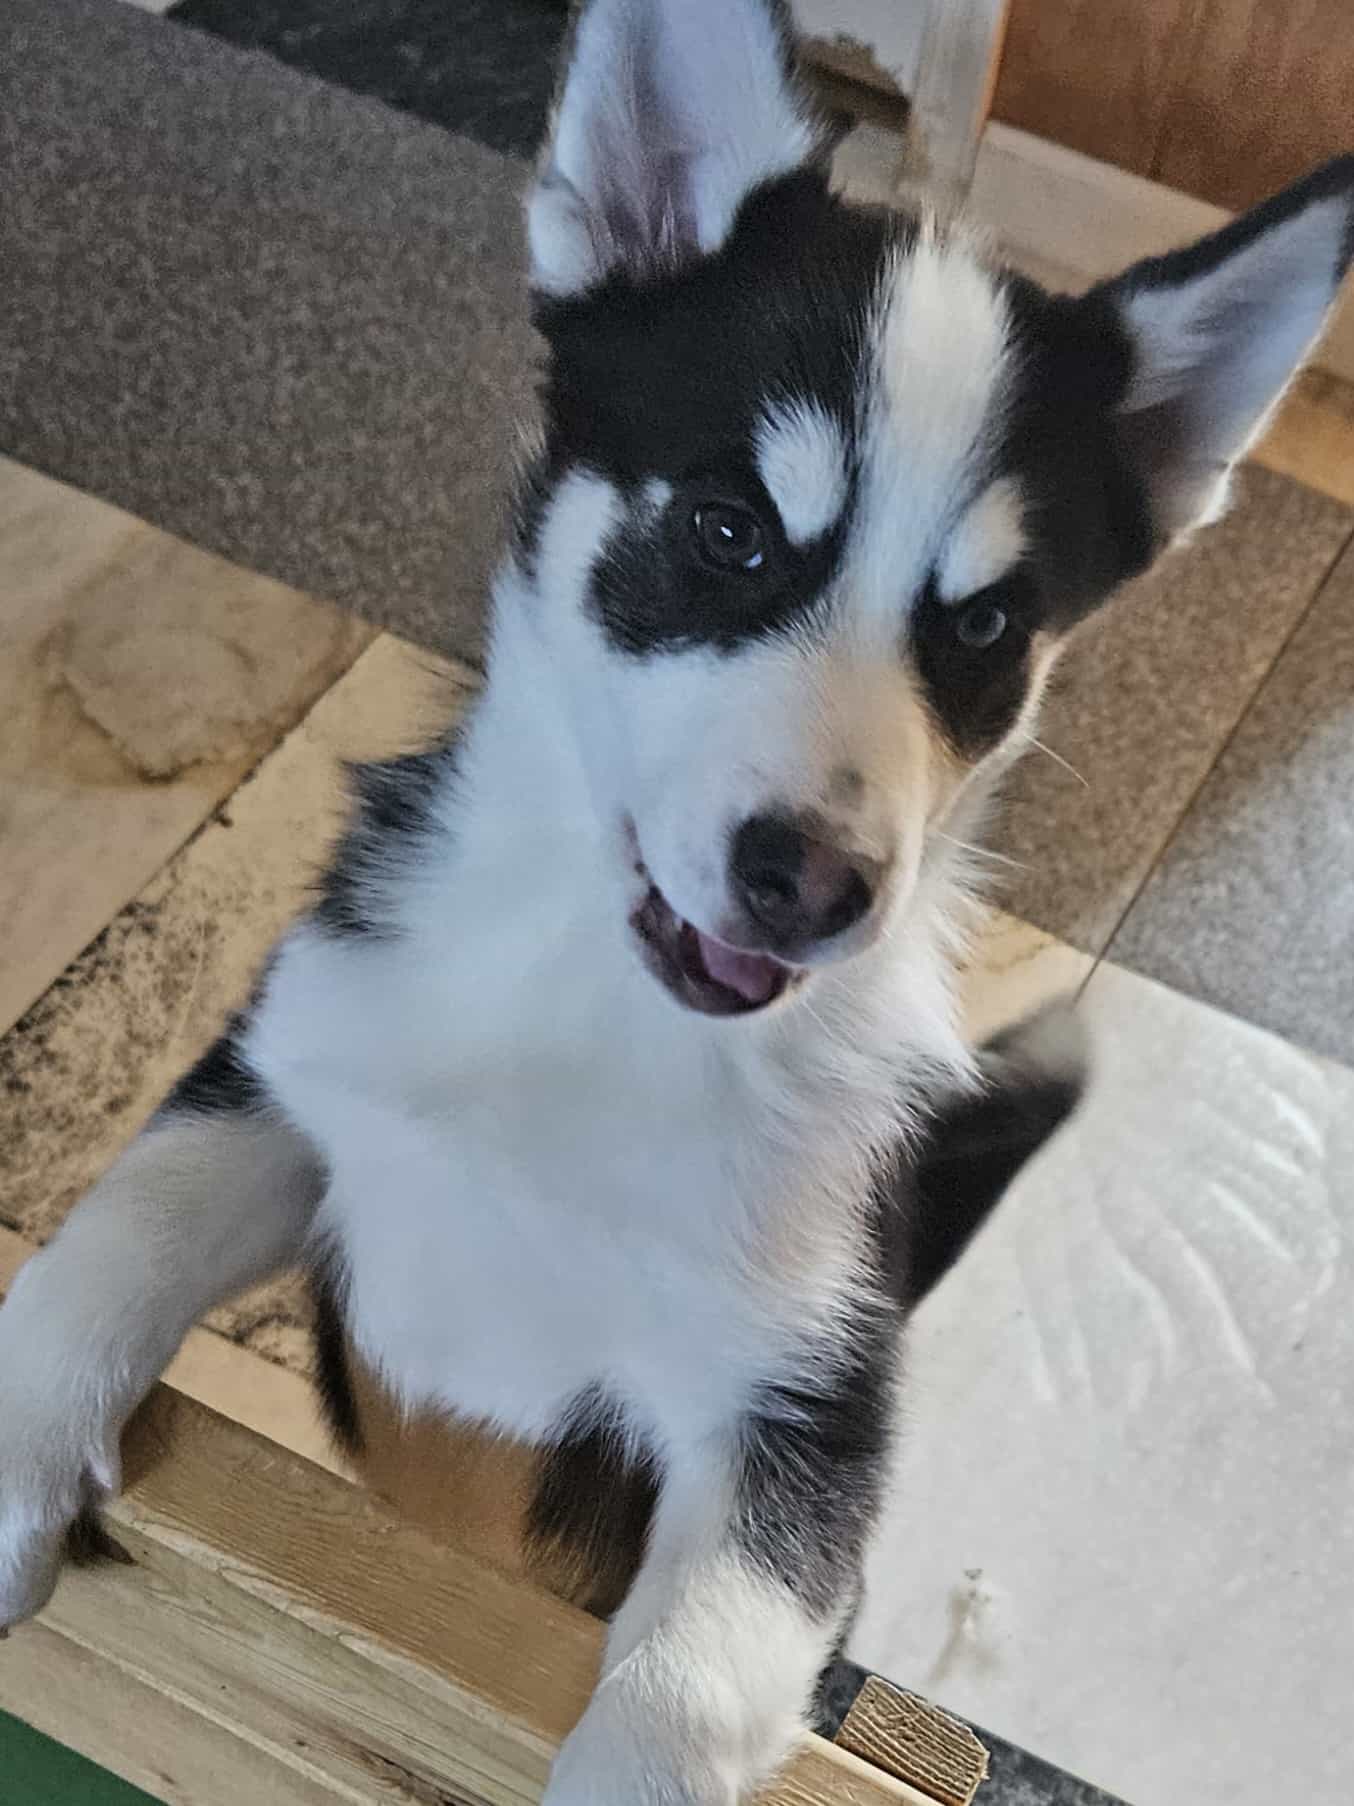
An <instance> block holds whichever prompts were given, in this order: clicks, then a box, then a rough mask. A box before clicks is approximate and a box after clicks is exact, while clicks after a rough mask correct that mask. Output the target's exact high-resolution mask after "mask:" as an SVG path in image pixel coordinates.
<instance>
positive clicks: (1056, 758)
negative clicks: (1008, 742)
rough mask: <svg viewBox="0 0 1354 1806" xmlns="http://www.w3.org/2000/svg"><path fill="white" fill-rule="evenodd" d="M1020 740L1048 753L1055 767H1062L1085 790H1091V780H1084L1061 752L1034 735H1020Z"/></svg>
mask: <svg viewBox="0 0 1354 1806" xmlns="http://www.w3.org/2000/svg"><path fill="white" fill-rule="evenodd" d="M1019 738H1020V739H1021V740H1023V741H1024V742H1025V744H1026V746H1037V747H1038V748H1039V751H1040V752H1041V753H1047V754H1048V756H1049V758H1050V759H1052V761H1053V763H1054V764H1055V765H1061V766H1062V768H1063V770H1064V771H1065V772H1068V773H1069V774H1070V775H1071V776H1072V777H1074V778H1075V779H1076V780H1077V782H1078V784H1081V785H1082V786H1083V787H1084V788H1085V789H1087V790H1089V789H1090V788H1091V781H1090V779H1089V778H1084V777H1083V776H1082V775H1081V773H1080V772H1079V771H1078V770H1077V768H1076V766H1075V765H1072V764H1069V762H1068V761H1067V760H1066V759H1064V757H1063V756H1062V754H1061V753H1060V752H1054V750H1053V748H1052V747H1051V746H1045V744H1044V742H1043V741H1042V740H1039V739H1036V737H1035V736H1034V735H1033V734H1021V735H1019Z"/></svg>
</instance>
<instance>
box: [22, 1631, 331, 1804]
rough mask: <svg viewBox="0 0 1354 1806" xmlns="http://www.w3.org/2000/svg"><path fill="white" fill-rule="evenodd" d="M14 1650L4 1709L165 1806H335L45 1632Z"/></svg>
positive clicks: (160, 1695)
mask: <svg viewBox="0 0 1354 1806" xmlns="http://www.w3.org/2000/svg"><path fill="white" fill-rule="evenodd" d="M15 1647H16V1653H17V1655H18V1656H19V1658H20V1659H17V1660H10V1661H7V1662H6V1661H5V1660H4V1658H3V1656H0V1698H3V1700H4V1703H5V1709H6V1710H7V1711H9V1712H11V1713H13V1714H14V1716H15V1717H17V1718H22V1719H23V1720H24V1722H25V1723H26V1724H31V1725H32V1726H33V1727H34V1728H35V1729H36V1730H39V1731H41V1732H43V1733H44V1735H45V1736H48V1737H52V1738H54V1739H55V1740H56V1741H57V1742H58V1743H64V1744H65V1745H66V1746H67V1747H68V1748H70V1749H73V1750H77V1751H78V1752H79V1753H80V1755H82V1756H88V1757H89V1758H90V1760H91V1761H93V1762H97V1763H99V1764H100V1765H101V1766H102V1767H104V1768H107V1767H109V1762H108V1752H109V1751H110V1750H112V1749H116V1750H118V1751H119V1758H118V1764H117V1772H118V1773H120V1774H121V1776H122V1778H123V1779H124V1780H126V1781H130V1782H131V1783H132V1784H133V1786H135V1787H140V1788H143V1789H144V1790H145V1791H146V1792H147V1793H148V1794H150V1795H151V1796H152V1798H153V1799H156V1800H161V1801H163V1802H164V1806H216V1802H217V1801H219V1800H221V1799H223V1798H225V1797H226V1795H227V1792H229V1794H230V1795H231V1797H232V1798H233V1799H234V1800H235V1801H236V1802H237V1806H333V1801H334V1793H333V1790H332V1788H330V1787H328V1786H325V1785H324V1784H322V1783H320V1782H316V1781H313V1780H311V1779H309V1778H308V1777H306V1776H305V1775H302V1774H299V1773H297V1772H296V1771H295V1770H292V1769H287V1768H283V1767H281V1766H279V1764H277V1763H276V1762H274V1761H273V1760H272V1758H271V1757H270V1756H269V1755H268V1754H267V1753H266V1752H262V1751H260V1750H258V1749H256V1748H255V1747H254V1745H253V1744H251V1743H249V1742H248V1741H246V1740H245V1739H242V1738H240V1737H237V1736H235V1735H234V1733H233V1732H232V1731H230V1730H229V1729H227V1728H226V1727H225V1726H223V1725H216V1724H213V1723H212V1721H211V1720H210V1719H207V1718H203V1717H202V1716H201V1715H199V1714H198V1713H195V1712H193V1711H192V1710H191V1709H190V1708H189V1707H187V1706H184V1705H181V1704H180V1703H179V1701H178V1700H176V1699H174V1698H172V1697H171V1696H170V1695H169V1694H168V1693H164V1692H161V1691H159V1690H158V1689H157V1688H155V1687H153V1686H150V1685H147V1684H146V1683H145V1682H143V1681H139V1680H137V1679H136V1677H135V1676H134V1675H133V1674H131V1673H129V1672H128V1671H127V1670H125V1669H123V1668H119V1667H117V1666H116V1665H115V1664H114V1663H112V1662H106V1661H104V1660H103V1658H102V1657H101V1656H98V1655H96V1654H95V1653H94V1652H93V1651H91V1650H88V1649H83V1648H81V1646H80V1645H79V1644H78V1643H72V1642H70V1641H69V1640H68V1639H67V1638H65V1637H63V1636H61V1635H60V1634H59V1633H58V1632H56V1631H54V1630H50V1629H49V1628H48V1627H47V1626H46V1625H45V1624H29V1625H25V1627H24V1630H23V1637H22V1641H21V1642H20V1641H19V1640H18V1638H17V1635H16V1640H15ZM76 1701H78V1702H79V1710H78V1711H76V1710H73V1709H72V1707H73V1703H74V1702H76ZM131 1725H135V1726H136V1730H137V1735H136V1737H135V1738H131V1737H129V1736H128V1735H127V1728H128V1727H129V1726H131ZM16 1806H17V1803H16Z"/></svg>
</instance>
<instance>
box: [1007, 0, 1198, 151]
mask: <svg viewBox="0 0 1354 1806" xmlns="http://www.w3.org/2000/svg"><path fill="white" fill-rule="evenodd" d="M1197 10H1198V0H1056V4H1051V3H1050V0H1012V7H1011V23H1010V29H1009V30H1008V32H1007V34H1006V48H1005V53H1004V55H1003V57H1002V63H1001V70H1000V73H999V75H998V80H997V91H996V96H995V98H994V101H993V112H994V114H995V116H996V117H997V118H998V119H1000V120H1003V121H1004V122H1005V123H1006V124H1007V125H1012V126H1016V127H1018V128H1020V129H1021V130H1023V131H1027V132H1032V133H1037V134H1038V135H1039V136H1040V137H1043V138H1048V139H1052V140H1054V141H1056V142H1057V143H1058V144H1062V145H1066V146H1068V147H1069V148H1071V149H1073V150H1078V151H1081V152H1083V153H1084V154H1085V155H1087V156H1092V157H1097V158H1100V159H1102V160H1104V161H1106V162H1109V163H1114V164H1117V165H1119V166H1120V167H1122V168H1124V169H1129V170H1134V171H1136V172H1138V173H1140V174H1143V175H1147V174H1150V172H1151V169H1152V163H1153V158H1154V157H1155V155H1156V151H1157V146H1158V143H1159V142H1160V139H1161V137H1162V134H1163V132H1164V130H1165V129H1166V120H1167V112H1168V108H1169V106H1170V103H1171V97H1172V89H1173V83H1174V71H1175V65H1176V59H1177V56H1178V52H1179V46H1180V44H1181V42H1182V41H1187V40H1188V37H1189V33H1190V30H1191V28H1192V26H1193V23H1194V19H1195V15H1196V13H1197Z"/></svg>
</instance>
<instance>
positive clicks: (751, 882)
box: [729, 815, 881, 952]
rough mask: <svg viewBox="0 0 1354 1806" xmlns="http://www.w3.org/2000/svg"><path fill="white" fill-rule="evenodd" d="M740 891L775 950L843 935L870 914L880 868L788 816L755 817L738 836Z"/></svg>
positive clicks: (736, 881)
mask: <svg viewBox="0 0 1354 1806" xmlns="http://www.w3.org/2000/svg"><path fill="white" fill-rule="evenodd" d="M729 865H730V872H731V876H732V879H733V890H734V894H735V896H736V897H737V898H738V901H739V902H740V903H741V904H742V906H743V908H744V909H745V910H746V911H747V913H748V915H749V916H750V917H751V918H752V920H753V921H754V922H755V923H756V924H757V925H758V927H759V928H762V929H764V930H765V931H766V933H767V934H768V935H769V936H770V937H771V948H770V951H772V952H782V951H789V950H791V949H796V948H802V947H807V946H809V945H811V944H812V943H814V942H817V941H827V940H831V939H832V937H833V936H834V935H837V934H844V933H845V931H846V930H847V929H848V928H851V927H853V926H854V925H855V924H856V923H857V922H858V921H860V919H861V917H862V916H864V915H866V914H867V913H868V911H869V908H870V905H871V904H872V903H873V902H874V898H875V890H876V888H877V887H878V883H879V877H880V870H881V868H880V867H879V866H878V865H877V864H876V863H875V862H874V861H872V860H869V859H864V858H862V857H861V856H860V855H859V854H855V853H853V854H848V853H844V852H842V851H841V850H840V848H838V847H834V846H832V845H831V844H830V843H829V842H828V841H826V840H821V839H819V838H817V837H816V836H815V835H812V834H809V833H806V832H805V830H804V829H803V828H801V827H799V826H797V825H796V824H795V823H794V822H792V821H788V820H786V818H785V817H784V816H777V815H752V816H749V817H748V819H747V821H745V822H744V823H743V824H742V826H741V827H740V828H738V830H737V831H736V832H735V834H734V837H733V846H732V849H731V851H730V857H729Z"/></svg>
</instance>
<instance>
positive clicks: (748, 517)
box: [691, 502, 766, 575]
mask: <svg viewBox="0 0 1354 1806" xmlns="http://www.w3.org/2000/svg"><path fill="white" fill-rule="evenodd" d="M691 531H692V534H693V536H694V538H695V542H696V550H697V552H698V553H699V554H700V557H701V559H702V561H703V562H704V563H705V564H707V565H709V566H710V567H711V568H712V569H714V570H717V571H744V572H747V573H748V574H749V575H755V574H756V572H758V571H759V570H761V569H762V567H763V566H764V565H765V563H766V533H765V531H764V530H763V527H762V523H761V522H760V521H759V520H758V519H757V516H756V515H755V514H754V513H753V512H752V510H751V509H750V508H740V507H739V506H738V504H737V503H736V502H702V503H701V504H700V506H699V507H698V508H696V509H695V510H694V512H693V513H692V516H691Z"/></svg>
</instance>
